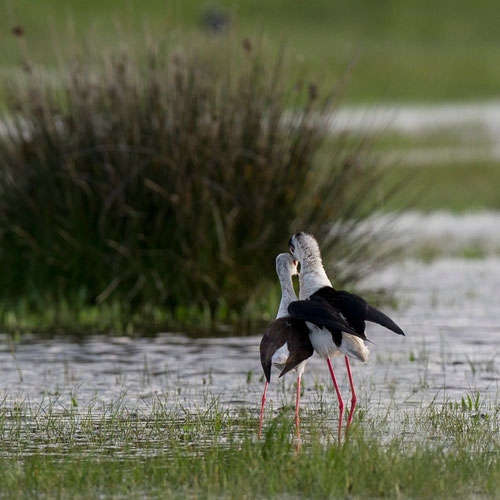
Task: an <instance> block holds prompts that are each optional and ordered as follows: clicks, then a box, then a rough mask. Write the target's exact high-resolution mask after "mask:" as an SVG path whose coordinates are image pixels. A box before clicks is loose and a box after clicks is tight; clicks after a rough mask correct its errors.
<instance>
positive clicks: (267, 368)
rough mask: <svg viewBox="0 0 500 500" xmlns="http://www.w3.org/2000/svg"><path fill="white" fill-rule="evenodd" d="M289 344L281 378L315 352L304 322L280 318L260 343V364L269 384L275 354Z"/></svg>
mask: <svg viewBox="0 0 500 500" xmlns="http://www.w3.org/2000/svg"><path fill="white" fill-rule="evenodd" d="M285 342H288V351H289V353H290V355H289V357H288V359H287V361H286V364H285V368H284V369H283V371H282V372H281V374H280V377H281V376H282V375H284V374H285V373H287V372H288V371H290V370H292V369H293V368H295V367H296V366H297V365H298V364H299V363H301V362H302V361H304V360H305V359H307V358H309V357H311V356H312V354H313V352H314V350H313V347H312V345H311V341H310V340H309V329H308V328H307V326H306V324H305V323H304V321H300V320H298V319H294V318H279V319H276V320H275V321H273V322H272V323H271V324H270V325H269V326H268V327H267V329H266V331H265V332H264V336H263V337H262V340H261V341H260V362H261V364H262V369H263V370H264V375H265V376H266V379H267V381H268V382H270V381H271V366H272V359H273V356H274V353H275V352H276V351H277V350H278V349H279V348H280V347H281V346H283V345H284V344H285Z"/></svg>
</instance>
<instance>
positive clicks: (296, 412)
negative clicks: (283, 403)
mask: <svg viewBox="0 0 500 500" xmlns="http://www.w3.org/2000/svg"><path fill="white" fill-rule="evenodd" d="M299 406H300V375H299V376H298V377H297V399H296V401H295V428H296V429H297V439H300V428H299V424H300V418H299Z"/></svg>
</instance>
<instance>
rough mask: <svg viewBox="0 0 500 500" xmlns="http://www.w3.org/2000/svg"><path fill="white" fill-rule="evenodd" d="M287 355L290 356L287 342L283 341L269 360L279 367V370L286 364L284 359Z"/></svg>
mask: <svg viewBox="0 0 500 500" xmlns="http://www.w3.org/2000/svg"><path fill="white" fill-rule="evenodd" d="M288 356H290V351H289V350H288V343H287V342H285V343H284V344H283V345H282V346H281V347H280V348H279V349H278V350H277V351H276V352H275V353H274V354H273V357H272V359H271V362H272V363H273V365H274V366H276V367H277V368H280V369H281V370H282V369H283V367H284V366H285V364H286V360H287V359H288Z"/></svg>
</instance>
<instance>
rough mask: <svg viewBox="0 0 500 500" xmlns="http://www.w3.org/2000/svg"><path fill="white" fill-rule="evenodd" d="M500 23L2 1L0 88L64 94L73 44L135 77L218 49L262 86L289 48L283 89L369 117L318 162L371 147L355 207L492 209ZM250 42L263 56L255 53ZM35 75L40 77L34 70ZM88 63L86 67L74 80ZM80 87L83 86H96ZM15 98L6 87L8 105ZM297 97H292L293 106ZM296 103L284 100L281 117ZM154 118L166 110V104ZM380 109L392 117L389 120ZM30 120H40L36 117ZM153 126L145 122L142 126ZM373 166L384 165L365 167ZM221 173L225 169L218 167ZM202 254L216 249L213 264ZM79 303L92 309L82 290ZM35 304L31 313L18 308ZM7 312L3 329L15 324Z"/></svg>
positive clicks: (231, 5) (429, 13)
mask: <svg viewBox="0 0 500 500" xmlns="http://www.w3.org/2000/svg"><path fill="white" fill-rule="evenodd" d="M499 28H500V2H498V1H492V0H481V1H476V2H471V1H468V0H455V1H452V0H438V1H431V0H421V1H415V0H399V1H374V0H372V1H369V0H352V1H349V0H344V1H340V0H333V1H331V0H315V1H309V2H306V1H305V0H295V1H284V0H267V1H264V0H253V1H250V0H234V1H229V0H221V1H218V2H205V1H195V0H183V1H180V0H179V1H176V0H161V1H160V0H143V1H138V0H122V1H120V0H107V1H100V2H98V1H95V0H89V1H61V0H15V1H14V0H7V1H5V2H3V3H2V5H1V7H0V82H1V83H2V84H4V83H6V82H8V81H10V82H12V81H14V82H16V78H18V77H19V76H20V75H21V76H22V77H23V78H25V79H27V80H28V81H31V83H33V82H34V83H35V86H34V87H35V89H34V90H35V92H33V93H32V94H29V93H28V94H27V95H30V96H33V95H35V94H36V90H37V89H36V85H37V83H38V82H40V87H43V85H45V84H46V82H45V83H42V80H43V78H40V79H39V80H37V78H39V76H36V77H34V76H33V75H35V74H36V75H43V77H45V76H48V78H46V79H45V80H46V81H48V82H49V84H48V87H47V88H52V87H54V88H58V86H59V87H61V82H62V81H63V80H64V79H63V78H61V74H62V75H64V74H65V71H66V70H68V68H71V67H72V66H71V64H68V59H67V58H68V55H70V57H71V54H77V53H78V51H74V50H72V49H73V48H74V47H80V48H81V47H88V48H89V50H88V53H90V54H93V55H94V56H95V55H96V54H98V55H100V54H101V53H104V54H109V53H111V54H116V53H121V54H125V55H126V56H130V57H131V60H133V61H136V60H137V61H139V62H140V64H137V65H136V66H133V67H134V68H135V70H137V69H138V68H139V69H138V70H137V71H138V73H137V74H138V75H140V77H141V78H142V76H144V75H143V73H142V72H141V69H140V68H141V67H142V66H141V64H143V63H147V58H145V57H141V56H142V55H146V54H147V53H148V50H149V49H148V47H155V50H156V48H158V47H160V49H161V50H159V52H163V53H165V54H168V55H172V54H174V53H176V51H178V52H179V53H180V52H182V50H183V49H186V52H189V47H190V45H191V46H194V47H198V48H200V47H201V48H203V49H204V50H205V49H207V50H206V52H207V53H208V54H210V57H212V59H211V60H212V61H215V64H214V67H215V66H217V65H218V64H222V65H224V61H226V59H225V58H224V57H225V55H227V54H225V52H226V49H228V50H227V52H229V53H231V52H232V54H233V55H236V60H237V59H238V57H240V58H241V56H242V54H245V53H246V54H247V55H248V54H249V53H258V54H261V55H262V57H263V59H264V61H263V65H262V68H263V70H262V74H263V75H265V77H266V78H267V79H268V81H271V80H272V78H273V68H275V64H276V60H277V59H278V60H281V59H280V58H279V54H280V53H282V52H284V53H285V57H284V58H283V61H284V63H283V64H284V70H283V75H284V82H285V85H284V86H285V87H290V88H291V89H294V88H297V87H299V86H302V88H304V89H306V88H309V89H311V88H313V89H314V94H317V95H318V96H320V99H321V98H323V97H324V96H325V95H326V94H327V92H328V91H329V90H331V89H332V88H334V87H335V85H337V86H339V87H340V88H341V92H340V99H339V101H338V103H336V104H338V105H339V107H340V110H341V113H342V112H344V113H345V117H346V118H345V123H344V125H345V124H347V125H349V121H354V122H355V121H356V118H355V116H356V113H357V112H358V111H360V110H361V112H362V113H366V116H365V117H363V116H362V118H363V119H362V120H358V125H357V126H354V127H351V128H350V127H349V126H347V127H346V129H345V130H343V131H342V133H341V134H337V135H335V134H333V135H332V136H329V135H328V134H327V135H328V137H327V138H326V139H325V141H324V142H322V143H321V149H320V150H319V155H318V156H319V159H320V160H322V161H324V163H325V165H326V164H328V162H329V161H330V160H331V159H332V158H334V157H335V155H336V154H337V153H338V139H339V138H340V139H342V137H343V135H342V134H344V135H346V136H348V139H349V141H352V142H353V143H359V144H361V143H363V144H369V147H368V149H369V152H370V159H371V160H370V161H371V162H372V163H369V162H366V161H364V159H363V160H360V164H362V167H363V168H364V170H363V172H364V173H363V174H362V175H365V178H364V179H365V180H364V181H363V179H362V178H353V179H352V183H351V185H352V186H354V185H361V184H362V182H365V183H366V178H369V176H370V175H371V176H373V177H377V184H376V186H375V184H373V185H370V189H368V190H367V191H366V193H365V194H364V195H363V196H362V197H360V196H358V197H357V198H356V197H354V198H355V200H354V201H357V199H358V198H361V199H362V201H363V202H367V204H368V205H370V204H371V205H370V206H377V210H379V209H380V210H382V211H385V212H398V211H401V210H407V209H412V210H420V211H425V212H432V211H436V210H447V211H453V212H459V213H464V212H470V211H485V210H500V196H499V195H498V193H500V173H499V172H500V170H499V165H498V163H499V161H500V140H499V135H498V130H499V129H500V99H499V95H500V64H499V63H500V29H499ZM245 41H248V42H245ZM250 46H251V47H252V48H251V49H250V48H249V47H250ZM244 47H246V48H244ZM254 47H257V48H258V49H259V50H256V51H252V49H253V48H254ZM163 49H165V50H164V51H163ZM218 51H219V52H218ZM82 52H85V50H83V51H82ZM138 54H139V57H137V55H138ZM213 55H215V57H213ZM244 57H245V56H243V59H244ZM259 57H260V56H259ZM104 59H105V58H104ZM104 59H103V60H104ZM172 60H173V58H172ZM228 60H229V59H228ZM99 61H100V59H99V57H94V58H93V59H92V64H94V65H96V66H99V65H100V64H101V66H102V61H101V62H99ZM70 63H71V61H70ZM134 64H135V63H134ZM162 64H163V63H162ZM168 64H169V63H166V64H164V66H165V67H166V66H167V65H168ZM174 65H175V62H174ZM76 66H78V64H77V65H76ZM194 66H196V63H195V64H194ZM33 67H35V68H36V69H37V70H38V69H42V71H41V72H40V73H35V72H33V73H32V72H30V71H31V69H33ZM94 67H95V66H92V65H90V66H87V67H85V68H86V69H85V70H84V71H83V74H87V73H88V74H91V73H92V71H90V70H89V71H87V69H88V68H92V70H93V69H94ZM162 67H163V66H162ZM228 68H230V69H231V70H232V69H234V68H233V66H228ZM240 69H241V68H240ZM135 70H134V71H135ZM66 72H67V71H66ZM69 72H71V69H70V70H69ZM247 76H248V75H247ZM209 79H210V78H209ZM21 80H22V78H19V81H21ZM118 80H119V79H118ZM138 80H140V78H139V79H138ZM298 81H300V82H301V83H300V85H299V84H298V83H297V82H298ZM87 83H88V85H89V91H92V89H93V88H94V87H95V85H94V84H93V83H92V82H91V78H89V79H88V81H87ZM115 83H118V84H120V82H119V81H116V82H115ZM311 85H312V87H311ZM51 86H52V87H51ZM308 86H309V87H308ZM112 87H113V85H110V88H112ZM118 87H120V85H118ZM132 87H133V85H132ZM162 87H163V86H162ZM14 88H15V86H14ZM18 89H21V86H20V87H18ZM288 90H290V89H288ZM51 91H52V90H49V91H48V92H47V94H46V95H45V97H47V95H49V94H50V92H51ZM44 92H45V91H44ZM42 93H43V92H42ZM305 94H307V92H306V93H305ZM305 94H304V95H305ZM6 95H7V93H6V92H5V89H4V88H1V89H0V109H4V110H9V111H8V112H10V113H11V115H16V113H17V111H16V105H12V104H11V105H10V107H8V106H7V104H6V102H7V99H6ZM22 95H23V94H22V92H19V94H16V92H15V91H14V100H15V99H16V98H18V96H22ZM68 95H70V96H71V95H72V94H71V92H69V93H68ZM11 96H12V93H11ZM310 96H311V92H309V97H310ZM35 97H36V95H35ZM266 99H267V97H265V96H264V101H266ZM306 100H307V99H304V98H302V100H300V99H298V100H297V101H295V105H296V106H297V107H296V108H294V109H299V108H300V106H301V105H306V104H305V103H306ZM312 100H315V98H313V99H312ZM25 101H30V99H29V98H27V99H25ZM56 101H57V100H56ZM187 101H190V100H189V99H188V100H187ZM33 102H34V103H35V104H36V102H37V101H36V99H34V100H33ZM46 102H50V99H49V100H48V101H46ZM266 102H267V101H266ZM187 104H188V105H189V104H190V102H188V103H187ZM443 105H446V108H443ZM266 106H267V104H266ZM293 106H294V105H293V104H292V105H287V107H286V113H288V110H289V109H291V108H292V107H293ZM28 107H29V106H28ZM56 107H57V106H56ZM117 107H119V106H115V108H114V109H116V108H117ZM124 107H125V108H127V106H126V105H124ZM245 107H246V106H245ZM35 108H36V106H35ZM49 108H50V106H48V108H47V109H49ZM82 109H83V110H84V112H87V111H88V112H89V114H92V113H95V111H92V109H91V108H87V107H86V106H82ZM155 109H156V110H157V111H159V112H160V113H161V112H162V108H161V105H159V106H158V107H157V108H155ZM263 109H266V108H265V106H264V108H263ZM387 109H392V110H393V111H394V116H399V118H400V120H399V121H397V120H394V121H391V120H390V119H387V117H388V116H390V114H389V115H388V114H385V115H384V112H385V111H387ZM51 112H52V110H51ZM57 112H59V111H57ZM57 112H56V113H55V115H54V116H56V115H57ZM194 112H198V110H194ZM450 112H451V114H450ZM106 113H108V111H107V112H106ZM109 113H111V112H109ZM265 113H266V112H264V113H263V115H262V116H265ZM341 113H340V114H341ZM377 113H380V114H382V115H384V116H385V117H386V124H385V125H386V126H380V124H377V125H376V124H375V122H377V119H378V114H377ZM415 113H416V114H415ZM447 113H448V114H447ZM49 114H50V113H49ZM42 115H43V113H42ZM46 115H47V113H46ZM28 116H31V117H35V123H36V120H37V114H36V109H35V112H34V114H32V115H29V114H28ZM106 116H107V117H108V118H109V114H106ZM450 116H451V117H452V118H450ZM446 117H447V118H446ZM468 117H469V118H468ZM470 117H472V118H470ZM358 118H359V115H358ZM401 118H402V119H401ZM443 118H445V119H443ZM44 120H45V118H43V119H41V122H44ZM405 120H406V121H405ZM55 121H57V120H56V119H55ZM77 121H78V120H77ZM125 121H126V120H125ZM132 121H133V120H132ZM149 121H150V120H149V116H147V117H146V119H145V120H144V122H145V123H146V124H147V123H149ZM123 122H124V121H122V120H119V123H123ZM44 123H45V125H47V123H48V122H44ZM405 123H406V125H405ZM416 123H417V124H418V123H421V125H418V126H417V125H416ZM48 124H49V125H50V123H48ZM407 125H409V126H407ZM97 128H98V127H93V126H92V127H90V129H92V130H94V129H97ZM146 129H147V127H146ZM47 130H49V131H50V127H49V128H48V129H47ZM54 130H55V131H56V132H57V127H55V128H54ZM41 137H42V140H41V145H42V146H43V148H42V149H40V151H44V152H49V153H50V149H51V148H52V142H53V141H52V139H53V137H51V136H50V133H49V134H47V138H48V139H47V140H45V135H43V134H42V136H41ZM146 137H148V135H147V134H146ZM141 140H142V139H141ZM365 141H366V142H365ZM124 143H125V144H128V143H127V142H126V141H125V142H124ZM120 144H121V143H120ZM92 146H93V145H92ZM9 147H10V146H9ZM181 147H183V146H181ZM18 149H19V148H18ZM21 149H22V148H20V149H19V151H21ZM35 149H36V148H35ZM89 149H92V148H89ZM363 152H364V149H363ZM183 153H184V152H183ZM37 154H38V153H37ZM37 154H35V155H34V157H37ZM42 156H43V155H42V153H41V152H39V154H38V157H42ZM49 156H50V155H49ZM181 156H183V155H182V154H181ZM20 157H22V155H21V156H20ZM316 159H317V158H316ZM316 159H315V161H316ZM48 163H50V164H51V165H53V164H54V162H52V163H51V162H48ZM348 163H349V162H348ZM351 163H352V164H354V163H356V162H351ZM372 164H373V165H376V166H377V167H379V168H381V169H380V170H376V171H375V170H370V167H371V165H372ZM351 166H352V165H351ZM97 167H98V168H97V170H98V169H99V168H100V165H97ZM227 169H228V166H227V165H221V171H225V170H227ZM14 171H15V168H14ZM331 172H332V170H331V169H330V170H328V169H325V171H324V173H323V175H325V176H330V177H331ZM367 173H368V176H366V174H367ZM17 177H18V178H20V177H22V176H19V175H18V176H17ZM49 177H50V176H49ZM360 179H361V180H360ZM18 180H19V179H18ZM350 182H351V181H350ZM301 186H302V185H300V187H301ZM394 186H397V187H398V188H397V189H396V190H394ZM345 191H347V190H345ZM300 192H302V190H301V191H300ZM26 198H27V197H26ZM21 199H23V197H22V196H21ZM294 202H296V200H295V201H294ZM11 205H16V204H15V203H14V204H11ZM344 205H347V204H345V203H344ZM19 212H20V213H21V214H22V213H23V209H22V207H21V210H20V211H19ZM22 229H24V226H23V227H22ZM285 239H286V238H285ZM214 241H217V240H216V239H214ZM280 248H281V247H280ZM280 251H281V250H280ZM363 258H364V256H363ZM211 259H212V253H210V254H209V257H208V261H207V262H208V263H209V264H211ZM195 261H196V260H195ZM235 262H237V259H235ZM35 267H36V266H35ZM13 276H14V278H15V277H16V276H17V275H16V274H15V273H14V274H13ZM14 281H16V280H14ZM219 281H222V280H219ZM247 285H248V284H246V285H245V286H247ZM33 288H36V287H33ZM244 288H245V287H244ZM82 296H83V297H84V299H82V300H83V302H84V303H88V302H89V300H88V297H87V295H86V292H85V293H82ZM44 300H45V299H44ZM51 301H52V299H50V300H49V302H51ZM41 303H42V304H43V305H44V304H45V303H46V302H44V301H43V300H42V301H41ZM43 307H45V306H43ZM30 308H31V304H28V306H26V310H29V309H30ZM7 311H8V310H7ZM0 313H1V311H0ZM6 314H7V313H5V314H4V316H6ZM24 314H26V313H25V311H24V312H21V313H20V314H19V316H22V315H24ZM98 314H100V313H98ZM120 314H121V313H120ZM259 314H260V313H259ZM14 316H15V318H14V319H15V321H12V322H11V323H15V322H16V321H18V316H17V315H14ZM92 321H93V320H92ZM98 322H99V321H96V323H98Z"/></svg>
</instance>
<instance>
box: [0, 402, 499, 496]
mask: <svg viewBox="0 0 500 500" xmlns="http://www.w3.org/2000/svg"><path fill="white" fill-rule="evenodd" d="M75 398H78V396H77V395H75ZM467 401H470V405H469V404H468V403H467ZM292 413H293V410H290V411H289V412H288V411H286V409H284V411H283V412H282V413H280V414H278V415H277V416H275V417H274V418H273V419H272V420H269V421H267V423H266V432H265V433H264V438H263V440H262V441H257V440H256V427H257V419H256V415H252V414H249V413H247V412H239V413H234V411H233V412H231V411H230V410H228V409H224V408H221V407H220V406H219V404H218V402H217V398H215V397H213V396H212V399H211V400H210V398H208V399H207V401H206V405H204V408H203V409H202V408H200V409H198V410H187V409H186V408H184V407H183V406H182V405H181V404H179V403H178V404H173V405H172V403H169V404H167V401H166V400H164V399H163V397H158V398H157V399H156V401H155V402H154V404H153V407H152V408H151V409H150V410H148V411H147V412H142V411H140V410H138V409H127V408H125V407H124V406H123V405H121V404H120V401H115V402H113V403H111V404H109V405H107V406H104V407H96V405H94V404H91V405H89V407H88V408H86V409H85V408H83V409H81V408H78V405H77V403H76V401H75V402H74V403H73V404H71V405H70V406H69V407H68V408H67V409H65V410H62V409H61V408H60V406H59V405H57V404H52V403H49V404H43V405H40V406H38V405H33V404H30V403H27V402H19V403H17V404H14V405H11V404H9V405H6V404H3V405H2V409H1V411H0V434H1V436H2V440H1V443H0V455H1V457H0V464H1V467H0V491H1V495H2V497H4V498H22V497H23V496H40V495H47V496H65V497H66V496H76V497H77V498H80V497H93V496H98V495H102V496H121V495H127V497H133V498H135V497H143V496H144V495H146V496H148V497H151V496H162V497H165V496H168V497H169V498H185V497H186V496H189V497H191V496H192V497H196V498H212V497H220V496H223V497H225V498H255V497H256V496H259V497H263V498H269V497H273V496H276V495H278V496H281V495H292V496H295V495H299V496H305V497H307V498H325V497H341V496H349V497H351V498H374V497H391V498H394V497H402V498H430V497H439V498H444V497H446V498H457V497H460V498H469V497H470V498H473V497H478V496H480V497H493V496H495V493H496V492H498V488H500V468H499V467H500V461H499V458H500V457H499V449H500V448H499V444H500V443H499V442H498V436H499V435H500V434H499V430H500V429H499V414H498V408H497V409H495V408H494V407H488V406H487V405H485V404H484V402H480V401H479V400H478V398H476V397H474V398H470V397H468V398H466V399H465V402H463V403H462V404H461V405H460V404H452V403H447V404H444V405H443V406H441V405H439V404H437V403H432V404H430V405H429V406H427V407H424V408H419V409H415V412H414V414H413V415H408V414H404V413H401V414H398V415H392V416H391V417H392V418H395V419H396V420H401V425H400V426H398V428H397V430H396V431H395V430H394V429H393V428H391V427H390V420H388V419H387V416H385V417H384V416H373V415H370V414H369V413H368V414H366V413H365V414H363V415H361V414H360V415H358V418H357V419H356V420H355V422H356V424H355V425H354V426H353V428H352V430H351V433H350V435H349V439H348V440H347V441H346V442H345V444H343V445H338V444H337V443H336V440H335V437H334V432H333V431H332V429H334V427H335V426H334V425H333V424H332V422H331V421H328V420H327V419H326V417H325V413H324V412H321V411H318V410H310V409H304V410H303V412H302V428H303V430H304V433H305V434H304V442H303V444H302V446H301V448H300V451H299V452H298V453H297V451H296V445H295V443H294V439H293V437H292V436H293V426H292V420H293V419H292V418H291V416H292ZM327 413H330V410H328V412H327Z"/></svg>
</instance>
